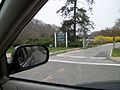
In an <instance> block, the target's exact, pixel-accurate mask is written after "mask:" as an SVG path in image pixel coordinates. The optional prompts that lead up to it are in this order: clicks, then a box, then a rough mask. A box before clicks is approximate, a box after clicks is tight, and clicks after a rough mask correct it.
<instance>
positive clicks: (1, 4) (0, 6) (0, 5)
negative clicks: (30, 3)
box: [0, 0, 5, 10]
mask: <svg viewBox="0 0 120 90" xmlns="http://www.w3.org/2000/svg"><path fill="white" fill-rule="evenodd" d="M4 2H5V0H2V1H1V3H0V10H1V8H2V6H3V4H4Z"/></svg>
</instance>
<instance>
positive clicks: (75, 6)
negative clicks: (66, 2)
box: [73, 0, 77, 36]
mask: <svg viewBox="0 0 120 90" xmlns="http://www.w3.org/2000/svg"><path fill="white" fill-rule="evenodd" d="M76 8H77V0H75V3H74V32H73V35H74V36H76Z"/></svg>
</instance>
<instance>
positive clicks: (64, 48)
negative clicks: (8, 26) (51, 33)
mask: <svg viewBox="0 0 120 90" xmlns="http://www.w3.org/2000/svg"><path fill="white" fill-rule="evenodd" d="M48 49H49V51H50V52H57V51H61V50H67V49H73V48H71V47H68V48H66V47H57V48H54V47H53V48H48ZM7 53H12V48H9V49H8V51H7Z"/></svg>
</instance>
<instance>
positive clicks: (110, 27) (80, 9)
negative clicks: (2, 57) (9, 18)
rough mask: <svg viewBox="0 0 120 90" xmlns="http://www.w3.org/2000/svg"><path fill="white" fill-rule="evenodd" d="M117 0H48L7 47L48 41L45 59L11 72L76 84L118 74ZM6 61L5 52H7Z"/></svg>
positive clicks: (119, 34)
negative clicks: (35, 64) (46, 57)
mask: <svg viewBox="0 0 120 90" xmlns="http://www.w3.org/2000/svg"><path fill="white" fill-rule="evenodd" d="M119 4H120V0H94V1H93V0H73V1H72V0H49V1H48V3H47V4H46V5H45V6H44V7H43V8H42V9H41V10H40V11H39V12H38V13H37V14H36V16H35V17H34V18H33V19H32V20H31V21H30V22H29V24H28V25H27V26H26V27H25V28H24V29H23V31H22V32H21V34H20V35H19V36H18V38H17V39H16V41H15V42H14V44H13V45H12V46H11V48H10V49H9V50H8V52H7V55H8V57H10V54H11V53H12V49H13V47H14V46H17V45H23V44H40V45H46V46H47V47H48V49H49V51H50V58H49V62H48V63H46V64H45V65H42V66H39V67H36V68H33V69H30V70H27V71H24V72H19V73H16V74H14V75H11V76H12V77H19V78H24V79H31V80H37V81H44V82H50V83H58V84H66V85H78V84H84V83H91V82H101V81H116V80H120V5H119ZM8 61H9V58H8Z"/></svg>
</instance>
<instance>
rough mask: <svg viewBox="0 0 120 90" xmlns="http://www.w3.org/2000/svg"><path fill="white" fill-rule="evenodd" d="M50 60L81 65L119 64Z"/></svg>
mask: <svg viewBox="0 0 120 90" xmlns="http://www.w3.org/2000/svg"><path fill="white" fill-rule="evenodd" d="M49 61H50V62H62V63H67V64H82V65H85V64H86V65H99V66H118V67H119V66H120V64H112V63H89V62H76V61H65V60H64V61H63V60H49Z"/></svg>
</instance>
